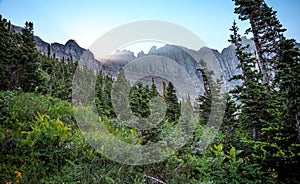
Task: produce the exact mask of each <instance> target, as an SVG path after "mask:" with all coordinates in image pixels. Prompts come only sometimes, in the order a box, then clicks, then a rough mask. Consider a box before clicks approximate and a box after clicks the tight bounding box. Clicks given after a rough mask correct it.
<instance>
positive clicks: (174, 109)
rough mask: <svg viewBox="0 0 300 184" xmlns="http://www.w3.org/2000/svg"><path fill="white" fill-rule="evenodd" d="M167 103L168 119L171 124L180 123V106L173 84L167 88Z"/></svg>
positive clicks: (170, 83)
mask: <svg viewBox="0 0 300 184" xmlns="http://www.w3.org/2000/svg"><path fill="white" fill-rule="evenodd" d="M165 101H166V104H167V111H166V118H167V120H168V121H169V122H174V121H178V119H179V116H180V104H179V102H178V98H177V95H176V90H175V87H174V85H173V83H172V82H169V83H168V86H167V88H166V97H165Z"/></svg>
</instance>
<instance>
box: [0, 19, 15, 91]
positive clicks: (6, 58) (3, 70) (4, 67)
mask: <svg viewBox="0 0 300 184" xmlns="http://www.w3.org/2000/svg"><path fill="white" fill-rule="evenodd" d="M11 37H12V35H11V32H10V25H9V22H7V20H6V19H4V18H2V16H1V15H0V78H1V80H0V90H7V89H10V75H11V68H12V66H13V64H14V61H13V59H14V58H13V52H14V50H15V49H16V48H15V47H14V45H13V43H12V41H11V40H12V39H11Z"/></svg>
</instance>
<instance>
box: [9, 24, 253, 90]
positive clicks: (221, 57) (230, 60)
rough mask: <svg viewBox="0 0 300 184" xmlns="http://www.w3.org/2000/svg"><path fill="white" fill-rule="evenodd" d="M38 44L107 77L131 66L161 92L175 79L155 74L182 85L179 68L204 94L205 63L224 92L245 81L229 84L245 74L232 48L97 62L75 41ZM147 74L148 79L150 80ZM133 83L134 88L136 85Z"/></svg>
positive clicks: (170, 48)
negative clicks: (177, 81)
mask: <svg viewBox="0 0 300 184" xmlns="http://www.w3.org/2000/svg"><path fill="white" fill-rule="evenodd" d="M14 30H15V32H20V30H21V28H20V27H17V26H14ZM242 39H243V40H242V41H243V43H244V44H245V45H247V44H249V45H250V47H249V50H248V51H249V52H253V51H254V44H253V41H252V40H249V39H246V37H243V38H242ZM35 43H36V47H37V49H38V51H40V52H41V53H42V54H44V55H47V54H49V49H50V55H51V56H52V57H55V58H57V59H59V60H62V59H63V58H64V59H67V58H69V59H72V60H73V61H78V62H79V66H84V65H87V66H88V67H89V68H93V69H94V70H95V71H98V70H102V72H103V73H104V74H106V75H109V76H112V77H113V78H115V77H116V75H117V73H118V71H119V70H120V69H121V68H124V67H126V66H127V65H128V67H127V68H130V72H131V73H132V74H131V77H133V79H134V80H138V81H142V82H143V83H145V84H148V85H150V84H151V78H152V77H154V78H155V80H156V83H157V86H158V88H159V90H160V91H161V87H160V86H161V82H162V80H165V81H168V80H169V79H168V78H167V77H172V76H171V75H166V76H157V75H154V74H155V72H156V71H160V72H161V74H162V73H165V74H173V79H175V80H179V81H180V78H183V77H184V76H180V75H181V73H182V71H181V70H180V71H179V69H178V66H180V67H181V68H182V69H184V71H185V72H187V73H188V75H189V77H190V78H189V80H190V82H192V84H193V85H194V86H195V88H196V90H197V92H198V93H199V94H201V93H204V84H203V79H202V73H201V72H200V68H201V67H202V68H203V66H201V65H200V64H199V62H200V61H201V60H203V61H205V62H206V65H207V67H206V68H207V69H208V70H211V69H212V70H214V75H213V78H214V79H215V80H216V79H222V80H223V82H224V84H225V85H224V86H225V88H223V89H222V90H223V91H228V90H230V89H232V88H233V87H234V86H235V85H238V84H240V83H241V81H231V82H229V79H230V78H231V77H232V76H234V75H236V74H240V73H241V72H242V71H241V70H240V69H237V68H236V67H237V66H238V64H239V61H238V60H237V58H236V57H235V50H234V46H232V45H230V46H229V47H227V48H225V49H223V50H222V52H219V51H217V50H214V49H210V48H207V47H203V48H200V49H199V50H198V51H195V50H191V49H188V48H184V47H181V46H175V45H165V46H163V47H161V48H156V47H155V46H153V47H152V48H151V49H150V51H149V53H147V54H145V53H144V52H140V53H138V54H137V56H135V55H134V53H133V52H131V51H128V50H122V51H116V52H114V53H113V54H112V55H110V56H109V57H108V59H106V60H101V61H97V60H96V59H95V58H94V56H93V54H92V53H91V52H90V51H89V50H86V49H84V48H82V47H80V46H79V45H78V44H77V43H76V41H74V40H69V41H67V42H66V43H65V44H60V43H51V44H49V43H47V42H45V41H43V40H42V39H41V38H40V37H38V36H35ZM143 58H144V59H143ZM151 58H152V59H151ZM154 60H155V62H154ZM136 61H139V62H140V63H139V64H138V65H137V66H133V65H132V64H130V63H135V64H136V63H137V62H136ZM143 61H147V62H143ZM159 61H160V62H159ZM167 62H169V63H170V62H173V64H172V65H170V64H168V63H167ZM141 63H146V64H141ZM129 64H130V65H129ZM157 69H159V70H157ZM155 70H156V71H155ZM149 71H153V73H150V72H149ZM127 73H128V72H127ZM133 73H134V74H138V73H145V75H144V76H142V77H143V78H140V79H138V78H136V77H137V76H138V75H136V76H134V75H133ZM146 74H147V75H148V76H146ZM152 75H154V76H152ZM182 75H184V74H182ZM139 77H141V76H139ZM130 82H131V83H132V84H133V83H134V82H136V81H130Z"/></svg>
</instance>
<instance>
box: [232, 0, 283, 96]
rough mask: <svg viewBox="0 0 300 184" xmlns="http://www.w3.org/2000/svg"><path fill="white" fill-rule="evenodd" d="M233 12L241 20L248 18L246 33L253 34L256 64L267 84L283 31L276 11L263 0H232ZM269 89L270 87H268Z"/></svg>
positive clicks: (271, 78) (269, 81) (270, 80)
mask: <svg viewBox="0 0 300 184" xmlns="http://www.w3.org/2000/svg"><path fill="white" fill-rule="evenodd" d="M233 1H234V2H235V6H236V8H235V11H234V12H235V13H236V14H238V15H239V18H240V19H241V20H242V21H245V20H249V23H250V26H251V27H250V28H249V29H248V30H247V31H246V33H249V32H251V33H252V34H253V41H254V44H255V47H256V50H257V56H258V60H257V62H258V66H259V67H260V70H261V72H262V74H263V82H264V84H266V85H269V84H270V83H271V82H272V80H273V79H274V76H272V72H273V68H272V67H274V55H275V54H276V52H277V50H278V47H279V43H280V40H281V39H282V38H283V32H284V31H285V30H286V29H284V28H282V25H281V24H280V22H279V20H278V19H277V18H276V13H277V12H276V11H273V9H272V8H270V7H268V6H267V4H266V3H265V2H264V1H263V0H233ZM268 90H270V87H268Z"/></svg>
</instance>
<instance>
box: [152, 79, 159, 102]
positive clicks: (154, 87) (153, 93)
mask: <svg viewBox="0 0 300 184" xmlns="http://www.w3.org/2000/svg"><path fill="white" fill-rule="evenodd" d="M151 82H152V83H151V96H152V97H154V96H158V95H159V93H158V91H157V87H156V85H155V81H154V77H152V78H151Z"/></svg>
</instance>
